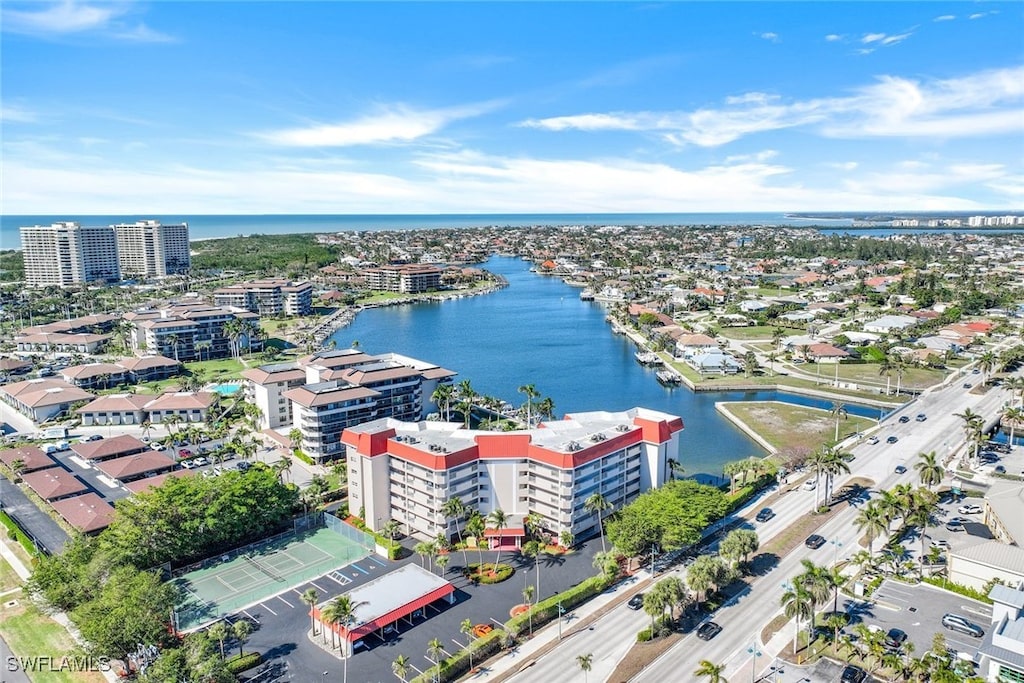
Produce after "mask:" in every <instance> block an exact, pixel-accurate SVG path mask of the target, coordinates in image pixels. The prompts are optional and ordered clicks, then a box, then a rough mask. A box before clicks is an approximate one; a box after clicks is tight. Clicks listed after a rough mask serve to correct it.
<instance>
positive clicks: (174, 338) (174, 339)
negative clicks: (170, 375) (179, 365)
mask: <svg viewBox="0 0 1024 683" xmlns="http://www.w3.org/2000/svg"><path fill="white" fill-rule="evenodd" d="M167 343H168V344H170V345H171V348H172V349H174V360H178V345H179V344H180V343H181V336H180V335H178V334H176V333H174V334H169V335H167Z"/></svg>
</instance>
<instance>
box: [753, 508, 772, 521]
mask: <svg viewBox="0 0 1024 683" xmlns="http://www.w3.org/2000/svg"><path fill="white" fill-rule="evenodd" d="M774 516H775V513H774V512H772V509H771V508H761V511H760V512H758V513H757V517H754V519H756V520H757V521H759V522H767V521H768V520H769V519H771V518H772V517H774Z"/></svg>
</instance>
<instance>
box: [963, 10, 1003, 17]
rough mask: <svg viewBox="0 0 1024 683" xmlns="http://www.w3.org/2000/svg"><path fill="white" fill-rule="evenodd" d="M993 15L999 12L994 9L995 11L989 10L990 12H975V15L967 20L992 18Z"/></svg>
mask: <svg viewBox="0 0 1024 683" xmlns="http://www.w3.org/2000/svg"><path fill="white" fill-rule="evenodd" d="M993 14H999V10H997V9H993V10H989V11H988V12H975V13H974V14H972V15H970V16H968V17H967V18H968V19H981V18H983V17H987V16H990V15H993Z"/></svg>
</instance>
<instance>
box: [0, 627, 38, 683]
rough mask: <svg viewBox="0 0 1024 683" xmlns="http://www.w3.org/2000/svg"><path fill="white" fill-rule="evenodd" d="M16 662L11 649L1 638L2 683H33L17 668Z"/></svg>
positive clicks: (0, 680)
mask: <svg viewBox="0 0 1024 683" xmlns="http://www.w3.org/2000/svg"><path fill="white" fill-rule="evenodd" d="M15 661H16V660H14V654H13V653H12V652H11V648H9V647H8V646H7V643H6V642H4V639H3V638H0V683H31V682H30V681H29V678H28V676H27V675H26V674H25V672H24V671H21V670H20V668H19V667H17V666H15V664H14V662H15ZM12 669H13V671H12Z"/></svg>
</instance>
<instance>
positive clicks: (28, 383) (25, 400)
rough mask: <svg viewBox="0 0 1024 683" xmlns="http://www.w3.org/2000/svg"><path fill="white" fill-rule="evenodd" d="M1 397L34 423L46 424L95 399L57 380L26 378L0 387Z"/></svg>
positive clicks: (87, 393) (86, 392)
mask: <svg viewBox="0 0 1024 683" xmlns="http://www.w3.org/2000/svg"><path fill="white" fill-rule="evenodd" d="M0 398H2V399H3V400H4V401H5V402H6V403H8V404H9V405H11V406H13V407H14V408H15V409H16V410H17V411H18V412H19V413H21V414H22V415H25V416H27V417H29V418H31V419H32V420H33V421H35V422H46V421H47V420H50V419H52V418H54V417H57V416H58V415H60V414H61V413H64V412H67V411H68V410H70V409H71V406H72V405H73V404H75V403H77V402H79V401H90V400H92V399H93V398H95V396H93V395H92V394H90V393H89V392H88V391H83V390H81V389H79V388H78V387H73V386H71V385H70V384H68V383H67V382H62V381H61V380H59V379H27V380H25V381H23V382H15V383H14V384H8V385H5V386H2V387H0Z"/></svg>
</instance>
